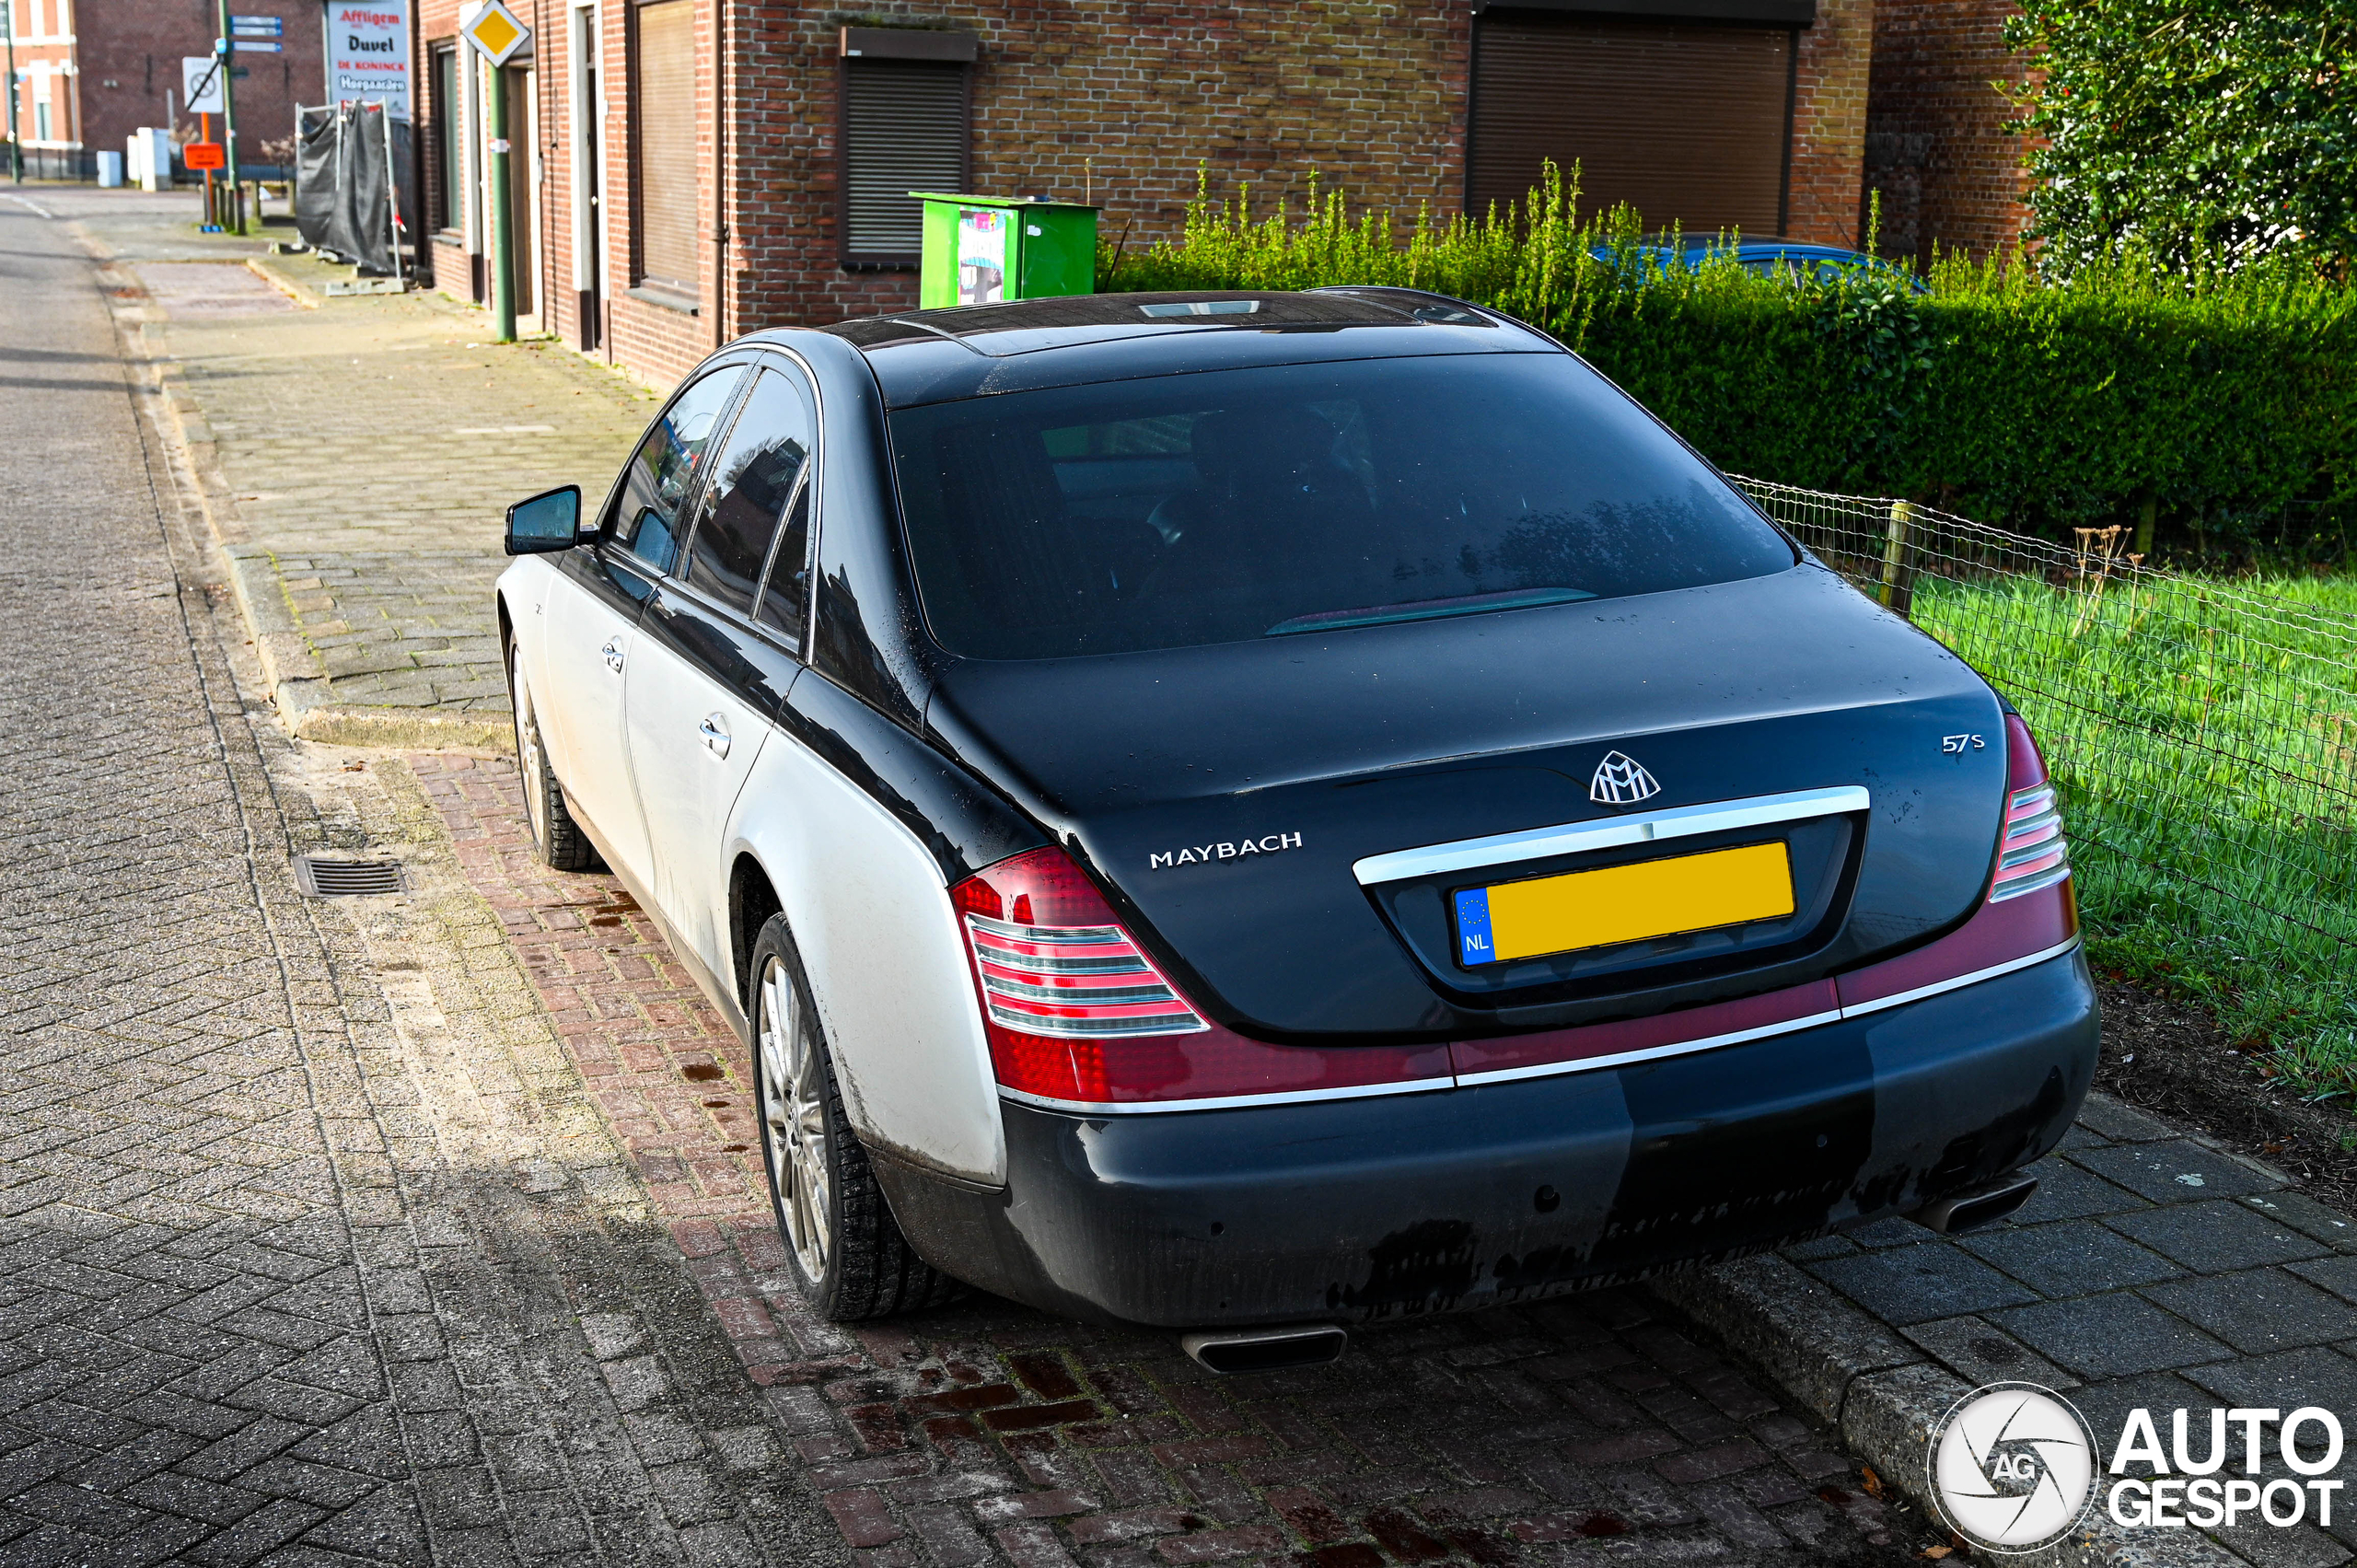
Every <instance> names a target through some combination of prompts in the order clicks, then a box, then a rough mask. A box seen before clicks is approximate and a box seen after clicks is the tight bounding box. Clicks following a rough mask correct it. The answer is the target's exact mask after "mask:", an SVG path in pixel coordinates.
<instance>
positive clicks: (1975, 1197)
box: [1907, 1170, 2038, 1236]
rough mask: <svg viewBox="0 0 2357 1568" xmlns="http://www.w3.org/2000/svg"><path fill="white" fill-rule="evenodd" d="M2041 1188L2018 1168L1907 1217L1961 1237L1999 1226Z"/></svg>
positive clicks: (1929, 1228)
mask: <svg viewBox="0 0 2357 1568" xmlns="http://www.w3.org/2000/svg"><path fill="white" fill-rule="evenodd" d="M2035 1191H2038V1178H2037V1177H2035V1176H2029V1175H2026V1174H2025V1173H2023V1172H2021V1171H2018V1170H2016V1171H2014V1172H2013V1173H2012V1174H2010V1175H2007V1176H2001V1177H1999V1178H1997V1179H1996V1180H1994V1181H1985V1182H1983V1183H1981V1184H1980V1186H1978V1187H1975V1188H1973V1189H1972V1190H1971V1191H1968V1192H1959V1193H1957V1194H1956V1196H1955V1197H1953V1198H1943V1199H1941V1200H1940V1201H1939V1202H1936V1203H1926V1204H1924V1205H1923V1206H1922V1208H1920V1209H1918V1210H1916V1211H1915V1212H1914V1213H1913V1214H1910V1215H1908V1216H1907V1217H1908V1218H1909V1219H1910V1220H1913V1221H1914V1222H1915V1223H1916V1224H1917V1225H1922V1227H1923V1228H1924V1229H1926V1230H1933V1231H1937V1232H1938V1233H1939V1234H1940V1235H1942V1236H1961V1235H1963V1234H1964V1233H1965V1232H1966V1231H1968V1230H1979V1229H1980V1228H1982V1227H1983V1226H1985V1225H1995V1224H1996V1223H1997V1222H1998V1221H1999V1220H2002V1219H2003V1218H2004V1217H2005V1216H2006V1215H2007V1214H2012V1213H2013V1212H2014V1210H2015V1209H2018V1208H2020V1207H2021V1206H2022V1205H2023V1204H2024V1203H2026V1202H2029V1199H2030V1194H2031V1193H2033V1192H2035Z"/></svg>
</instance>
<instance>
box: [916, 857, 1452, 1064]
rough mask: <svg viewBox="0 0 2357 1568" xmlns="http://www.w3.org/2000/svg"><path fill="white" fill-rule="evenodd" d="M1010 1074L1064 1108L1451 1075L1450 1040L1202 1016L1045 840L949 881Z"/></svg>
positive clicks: (992, 1033) (995, 1041) (997, 1053)
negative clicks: (1257, 1030)
mask: <svg viewBox="0 0 2357 1568" xmlns="http://www.w3.org/2000/svg"><path fill="white" fill-rule="evenodd" d="M949 899H950V902H951V904H952V905H953V906H954V907H955V908H956V909H957V911H958V920H959V922H960V923H962V924H963V926H964V927H965V935H966V947H967V950H968V952H969V953H970V954H971V955H972V958H973V962H974V985H975V990H976V994H977V995H978V996H979V998H980V1000H981V1008H982V1028H983V1031H984V1033H985V1034H987V1035H988V1036H989V1039H990V1047H991V1065H992V1067H993V1071H994V1072H995V1073H996V1074H997V1076H998V1081H999V1084H1000V1085H1001V1086H1003V1087H1004V1088H1006V1089H1009V1090H1012V1091H1013V1092H1014V1093H1016V1094H1017V1095H1020V1096H1024V1097H1026V1098H1033V1099H1040V1100H1047V1101H1051V1102H1054V1103H1056V1104H1059V1105H1069V1106H1116V1105H1123V1104H1139V1105H1144V1104H1149V1103H1152V1104H1157V1105H1167V1104H1169V1103H1171V1102H1177V1101H1193V1100H1218V1099H1231V1100H1232V1099H1236V1098H1242V1097H1249V1096H1255V1095H1264V1094H1284V1095H1288V1096H1291V1095H1297V1094H1300V1093H1303V1092H1305V1091H1310V1092H1315V1091H1319V1090H1331V1091H1334V1092H1337V1093H1349V1092H1351V1090H1353V1088H1357V1087H1362V1086H1376V1085H1381V1086H1387V1087H1391V1088H1394V1089H1396V1088H1397V1087H1398V1086H1399V1085H1400V1084H1401V1083H1403V1082H1415V1081H1420V1080H1422V1079H1426V1078H1434V1079H1441V1080H1444V1081H1445V1080H1446V1077H1447V1074H1448V1072H1449V1067H1448V1048H1447V1047H1446V1046H1445V1045H1444V1046H1409V1047H1400V1046H1347V1047H1319V1046H1289V1045H1270V1044H1268V1043H1266V1042H1264V1041H1261V1040H1248V1039H1246V1038H1245V1037H1244V1036H1242V1035H1239V1034H1237V1033H1235V1032H1233V1031H1232V1030H1229V1029H1225V1028H1221V1027H1220V1026H1219V1025H1217V1024H1214V1023H1212V1022H1211V1021H1209V1020H1208V1019H1206V1018H1205V1017H1204V1016H1202V1013H1200V1012H1199V1011H1197V1009H1196V1008H1195V1006H1194V1005H1193V1004H1192V1003H1190V1002H1189V1001H1188V1000H1187V998H1186V996H1185V995H1184V994H1183V993H1181V992H1180V991H1179V988H1178V987H1177V986H1176V985H1174V984H1172V983H1171V981H1170V980H1169V978H1168V977H1167V976H1166V975H1165V974H1163V972H1162V971H1161V970H1160V969H1158V968H1156V967H1155V962H1154V960H1153V959H1151V958H1147V957H1146V955H1145V952H1144V949H1143V948H1141V947H1139V946H1138V944H1137V941H1136V939H1135V938H1134V937H1132V935H1130V934H1129V932H1128V931H1127V930H1125V929H1124V928H1123V927H1122V925H1121V923H1120V921H1119V920H1117V919H1116V918H1114V914H1113V911H1112V907H1111V906H1110V905H1109V904H1108V903H1107V902H1106V901H1105V897H1104V895H1103V894H1102V893H1100V892H1098V891H1097V886H1096V884H1094V883H1093V882H1091V881H1089V879H1088V877H1087V876H1086V874H1085V873H1083V872H1082V871H1081V869H1080V867H1079V866H1078V865H1074V863H1073V861H1072V857H1071V856H1069V855H1067V854H1064V852H1063V851H1062V850H1060V849H1054V848H1049V849H1036V850H1032V851H1031V852H1029V853H1028V854H1018V855H1016V856H1015V857H1014V858H1013V859H1011V860H1003V861H1000V862H999V863H998V864H997V865H993V866H991V867H989V868H988V869H986V870H983V871H979V872H976V873H975V874H974V875H973V876H971V877H967V878H966V879H965V880H964V881H963V882H960V883H958V885H957V886H956V887H954V888H952V889H949Z"/></svg>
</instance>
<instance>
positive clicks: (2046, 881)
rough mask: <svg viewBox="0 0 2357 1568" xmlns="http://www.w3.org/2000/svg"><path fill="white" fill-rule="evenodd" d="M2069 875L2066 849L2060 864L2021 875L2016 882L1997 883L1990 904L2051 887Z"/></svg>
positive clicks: (2069, 864) (2067, 851)
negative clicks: (2025, 875)
mask: <svg viewBox="0 0 2357 1568" xmlns="http://www.w3.org/2000/svg"><path fill="white" fill-rule="evenodd" d="M2070 875H2071V852H2070V851H2069V850H2067V849H2066V850H2064V851H2063V852H2062V864H2061V865H2057V866H2053V867H2050V868H2049V869H2048V870H2045V871H2040V872H2036V873H2034V874H2032V875H2030V876H2028V877H2023V878H2022V879H2021V880H2020V881H2018V882H2000V883H1998V884H1997V885H1996V887H1995V888H1993V889H1991V891H1990V894H1989V901H1990V902H1991V903H1992V904H2002V903H2003V902H2004V901H2005V900H2007V899H2018V898H2020V897H2021V896H2022V895H2023V894H2024V893H2035V892H2037V891H2038V889H2040V888H2051V887H2052V886H2054V884H2055V883H2057V882H2060V881H2061V880H2062V879H2063V878H2064V877H2068V876H2070Z"/></svg>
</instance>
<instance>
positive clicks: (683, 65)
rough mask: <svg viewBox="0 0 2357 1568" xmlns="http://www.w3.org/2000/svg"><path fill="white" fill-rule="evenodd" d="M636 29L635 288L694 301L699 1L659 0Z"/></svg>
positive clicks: (643, 10)
mask: <svg viewBox="0 0 2357 1568" xmlns="http://www.w3.org/2000/svg"><path fill="white" fill-rule="evenodd" d="M635 22H636V29H635V30H636V32H637V35H638V36H637V39H636V44H637V51H638V58H637V61H636V64H637V69H636V70H635V71H633V73H632V77H633V84H634V87H633V94H632V99H633V101H632V105H631V139H632V146H631V168H632V172H633V176H634V177H635V183H636V190H635V192H634V196H635V204H636V210H637V218H638V221H637V225H636V227H637V236H636V238H637V247H636V256H635V261H636V263H637V265H636V268H635V272H636V277H635V279H634V280H633V281H635V282H636V283H637V284H638V285H639V286H641V287H643V288H648V289H652V290H655V291H656V292H657V293H658V294H668V295H677V296H684V297H685V298H687V299H690V300H692V299H693V298H694V296H695V294H696V279H697V276H698V274H699V273H701V272H702V267H701V265H700V264H699V255H698V247H697V244H696V192H697V189H698V181H697V179H696V28H695V3H694V0H658V3H657V4H655V5H651V6H638V7H637V8H636V15H635Z"/></svg>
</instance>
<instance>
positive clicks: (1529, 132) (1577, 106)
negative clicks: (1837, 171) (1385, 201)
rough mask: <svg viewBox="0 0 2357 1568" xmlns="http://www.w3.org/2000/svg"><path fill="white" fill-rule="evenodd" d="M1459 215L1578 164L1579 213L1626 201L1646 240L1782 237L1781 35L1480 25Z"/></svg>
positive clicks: (1785, 38)
mask: <svg viewBox="0 0 2357 1568" xmlns="http://www.w3.org/2000/svg"><path fill="white" fill-rule="evenodd" d="M1473 69H1474V86H1473V127H1472V138H1471V140H1472V147H1471V159H1470V162H1471V168H1470V173H1469V179H1468V180H1467V182H1466V183H1467V192H1466V193H1467V203H1466V205H1467V207H1468V208H1469V210H1470V211H1472V212H1474V213H1476V214H1479V213H1482V212H1486V211H1487V210H1488V209H1489V206H1490V203H1492V201H1494V202H1496V203H1498V204H1499V205H1500V206H1501V207H1503V206H1504V204H1505V203H1508V202H1513V201H1519V200H1520V199H1521V198H1522V196H1523V195H1524V193H1525V192H1528V191H1529V190H1530V188H1531V187H1532V186H1534V185H1536V184H1537V183H1538V179H1539V171H1540V167H1541V164H1542V161H1543V160H1545V159H1547V158H1552V159H1554V160H1555V162H1556V163H1557V164H1558V165H1560V166H1561V167H1562V168H1563V169H1564V170H1565V171H1566V172H1567V173H1568V172H1569V170H1570V168H1571V166H1572V165H1573V163H1577V164H1579V165H1580V189H1581V195H1580V211H1581V213H1582V214H1583V215H1587V214H1592V213H1597V212H1602V211H1604V210H1606V209H1608V208H1609V207H1611V206H1612V205H1613V204H1614V203H1619V202H1626V203H1629V204H1630V205H1631V206H1633V207H1635V208H1636V209H1637V211H1638V212H1639V213H1641V214H1643V216H1644V225H1645V227H1646V229H1647V230H1648V231H1657V230H1662V229H1666V228H1668V227H1669V226H1670V225H1671V224H1672V223H1673V222H1675V223H1677V224H1678V225H1679V226H1682V227H1683V228H1684V229H1685V230H1686V231H1687V232H1688V233H1689V234H1697V233H1700V234H1710V233H1715V232H1717V231H1718V230H1720V229H1722V228H1740V229H1742V230H1743V232H1744V233H1745V234H1746V235H1758V236H1761V237H1763V238H1764V237H1768V236H1772V235H1777V234H1781V233H1782V229H1783V222H1784V177H1785V161H1786V160H1785V155H1786V149H1787V145H1788V144H1789V142H1790V140H1791V135H1792V86H1793V78H1792V71H1793V34H1792V33H1791V32H1790V31H1789V30H1788V29H1783V28H1768V27H1724V26H1720V27H1713V26H1708V25H1704V24H1700V23H1691V24H1680V23H1662V22H1636V21H1617V20H1616V21H1608V20H1602V19H1596V20H1589V19H1579V20H1571V19H1562V20H1557V19H1553V18H1540V17H1532V18H1528V19H1522V18H1515V19H1512V20H1503V19H1502V20H1490V19H1487V18H1485V19H1483V20H1482V22H1481V23H1480V32H1479V35H1478V37H1477V38H1476V40H1475V44H1474V67H1473Z"/></svg>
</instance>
